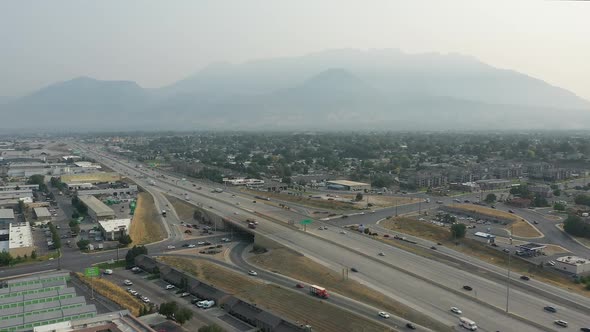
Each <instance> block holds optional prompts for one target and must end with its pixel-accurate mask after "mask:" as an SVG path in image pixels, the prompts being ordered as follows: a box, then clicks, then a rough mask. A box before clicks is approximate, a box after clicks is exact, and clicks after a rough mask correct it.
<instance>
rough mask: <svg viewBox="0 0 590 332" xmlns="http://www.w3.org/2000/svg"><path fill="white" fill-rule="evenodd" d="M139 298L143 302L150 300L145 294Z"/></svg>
mask: <svg viewBox="0 0 590 332" xmlns="http://www.w3.org/2000/svg"><path fill="white" fill-rule="evenodd" d="M141 300H142V301H143V302H144V303H149V302H150V299H148V298H147V297H146V296H142V297H141Z"/></svg>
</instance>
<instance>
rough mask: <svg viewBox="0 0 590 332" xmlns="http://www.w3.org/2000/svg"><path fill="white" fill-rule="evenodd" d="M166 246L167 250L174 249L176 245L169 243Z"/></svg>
mask: <svg viewBox="0 0 590 332" xmlns="http://www.w3.org/2000/svg"><path fill="white" fill-rule="evenodd" d="M167 248H168V250H172V249H176V247H175V246H173V245H169V246H168V247H167Z"/></svg>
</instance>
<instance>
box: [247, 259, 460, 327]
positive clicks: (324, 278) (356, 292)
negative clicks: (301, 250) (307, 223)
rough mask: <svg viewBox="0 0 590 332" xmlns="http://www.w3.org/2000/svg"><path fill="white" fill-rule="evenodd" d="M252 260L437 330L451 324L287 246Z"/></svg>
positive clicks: (256, 263)
mask: <svg viewBox="0 0 590 332" xmlns="http://www.w3.org/2000/svg"><path fill="white" fill-rule="evenodd" d="M249 261H250V263H252V264H255V265H258V266H260V267H262V268H264V269H267V270H270V271H273V272H276V273H280V274H283V275H286V276H289V277H292V278H295V279H298V280H301V281H304V282H306V283H310V284H318V285H321V286H322V287H326V288H327V289H328V290H333V291H334V292H336V293H339V294H341V295H344V296H346V297H349V298H352V299H354V300H357V301H360V302H363V303H367V304H369V305H372V306H374V307H377V308H382V309H383V310H385V311H389V312H391V313H393V314H395V315H398V316H401V317H404V318H406V319H409V320H411V321H414V322H416V323H419V324H421V325H424V326H428V327H430V328H432V329H433V330H435V331H446V330H449V327H448V326H445V325H442V324H440V323H438V322H435V321H432V320H431V319H430V318H429V317H427V316H426V315H423V314H422V313H420V312H417V311H415V310H413V309H411V308H408V307H407V306H406V305H404V304H402V303H399V302H397V301H395V300H393V299H391V298H389V297H387V296H385V295H383V294H381V293H379V292H377V291H375V290H372V289H371V288H369V287H367V286H363V285H361V284H360V283H358V282H357V281H354V280H350V279H348V280H343V279H342V275H341V274H340V273H338V272H336V271H332V270H330V269H328V268H326V267H324V266H322V265H320V264H318V263H316V262H314V261H313V260H311V259H309V258H307V257H305V256H303V255H298V254H297V253H294V252H293V251H291V250H287V249H273V250H271V251H270V252H267V253H265V254H260V255H256V256H253V257H251V258H250V259H249Z"/></svg>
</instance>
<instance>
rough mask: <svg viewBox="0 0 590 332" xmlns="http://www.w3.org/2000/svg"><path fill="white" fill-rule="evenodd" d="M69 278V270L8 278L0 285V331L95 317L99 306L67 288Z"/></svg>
mask: <svg viewBox="0 0 590 332" xmlns="http://www.w3.org/2000/svg"><path fill="white" fill-rule="evenodd" d="M67 280H69V274H68V273H55V274H49V273H45V274H39V275H35V276H30V277H26V278H18V279H12V280H7V281H5V282H4V284H3V286H4V287H2V288H0V331H22V330H29V331H30V330H33V329H34V328H35V327H39V326H43V325H48V324H56V323H60V322H66V321H70V320H73V319H83V318H91V317H94V316H96V307H95V306H94V305H93V304H91V305H87V304H86V302H85V298H84V297H83V296H77V294H76V291H75V290H74V288H69V287H67V284H66V282H67Z"/></svg>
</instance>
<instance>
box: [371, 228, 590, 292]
mask: <svg viewBox="0 0 590 332" xmlns="http://www.w3.org/2000/svg"><path fill="white" fill-rule="evenodd" d="M380 225H381V226H383V227H385V228H388V229H391V230H394V231H397V232H401V233H405V234H408V235H412V236H416V237H419V238H423V239H427V240H430V241H434V242H440V243H442V244H443V245H445V246H448V247H449V248H452V249H453V250H456V251H459V252H462V253H464V254H467V255H470V256H473V257H476V258H478V259H480V260H482V261H485V262H488V263H490V264H494V265H497V266H501V267H504V268H507V267H508V256H507V255H506V254H505V253H503V252H501V251H499V250H496V249H494V248H492V247H490V246H488V245H487V244H485V243H482V242H479V241H476V240H473V239H467V238H465V239H461V240H459V245H455V243H454V241H453V240H452V238H451V232H450V230H449V229H448V228H445V227H440V226H436V225H433V224H430V223H427V222H421V221H418V220H414V219H410V218H403V217H401V218H394V219H388V220H384V221H382V222H381V224H380ZM384 241H388V242H389V243H391V244H393V245H396V246H398V242H400V241H395V240H384ZM412 249H413V250H411V251H412V252H414V253H417V254H419V255H421V256H425V257H431V256H432V255H433V253H432V251H431V250H429V249H424V248H420V247H417V246H412ZM422 253H423V254H422ZM438 260H440V258H438ZM510 269H511V270H512V271H514V272H517V273H520V274H526V275H529V276H530V277H531V278H536V279H538V280H540V281H543V282H546V283H548V284H552V285H554V286H557V287H561V288H564V289H568V290H573V291H577V292H579V293H580V294H584V295H586V296H590V292H588V291H587V290H584V287H583V286H581V285H580V284H574V283H573V282H572V280H571V278H568V277H566V276H565V275H561V274H559V273H557V272H553V271H550V270H548V269H549V268H547V267H540V266H538V265H535V264H532V263H529V262H527V261H525V260H523V259H519V258H518V257H514V256H513V258H512V260H511V263H510Z"/></svg>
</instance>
